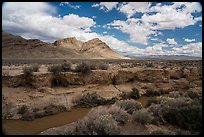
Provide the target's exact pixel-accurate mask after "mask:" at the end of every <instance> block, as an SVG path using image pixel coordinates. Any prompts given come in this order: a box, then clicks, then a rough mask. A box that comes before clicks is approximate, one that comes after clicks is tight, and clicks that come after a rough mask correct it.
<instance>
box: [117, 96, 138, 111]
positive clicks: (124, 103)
mask: <svg viewBox="0 0 204 137" xmlns="http://www.w3.org/2000/svg"><path fill="white" fill-rule="evenodd" d="M116 105H117V106H119V107H121V108H122V109H124V110H125V111H127V113H129V114H132V113H133V112H134V111H137V110H139V109H141V108H142V104H141V103H140V102H138V101H135V100H133V99H130V100H121V101H117V102H116Z"/></svg>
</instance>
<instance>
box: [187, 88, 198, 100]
mask: <svg viewBox="0 0 204 137" xmlns="http://www.w3.org/2000/svg"><path fill="white" fill-rule="evenodd" d="M187 95H188V96H189V97H190V98H191V99H195V98H198V97H199V95H198V93H196V92H195V91H192V90H188V91H187Z"/></svg>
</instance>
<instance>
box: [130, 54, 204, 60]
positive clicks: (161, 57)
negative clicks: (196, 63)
mask: <svg viewBox="0 0 204 137" xmlns="http://www.w3.org/2000/svg"><path fill="white" fill-rule="evenodd" d="M127 57H130V58H134V59H140V60H202V57H194V56H187V55H150V56H137V57H135V56H127Z"/></svg>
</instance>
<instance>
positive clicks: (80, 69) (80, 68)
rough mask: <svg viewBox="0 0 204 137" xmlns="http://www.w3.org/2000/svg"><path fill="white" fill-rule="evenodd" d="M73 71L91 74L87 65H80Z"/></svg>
mask: <svg viewBox="0 0 204 137" xmlns="http://www.w3.org/2000/svg"><path fill="white" fill-rule="evenodd" d="M75 71H76V72H80V73H82V74H90V73H91V69H90V66H89V65H88V64H87V63H81V64H79V65H77V66H76V68H75Z"/></svg>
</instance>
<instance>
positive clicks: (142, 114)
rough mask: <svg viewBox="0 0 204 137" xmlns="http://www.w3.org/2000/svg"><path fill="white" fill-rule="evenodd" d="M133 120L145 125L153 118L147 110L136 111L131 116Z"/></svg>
mask: <svg viewBox="0 0 204 137" xmlns="http://www.w3.org/2000/svg"><path fill="white" fill-rule="evenodd" d="M132 117H133V120H135V121H137V122H140V123H141V124H143V125H145V124H147V123H150V122H151V120H152V119H153V116H152V114H151V113H150V112H148V111H147V109H144V108H143V109H140V110H138V111H135V112H133V114H132Z"/></svg>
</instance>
